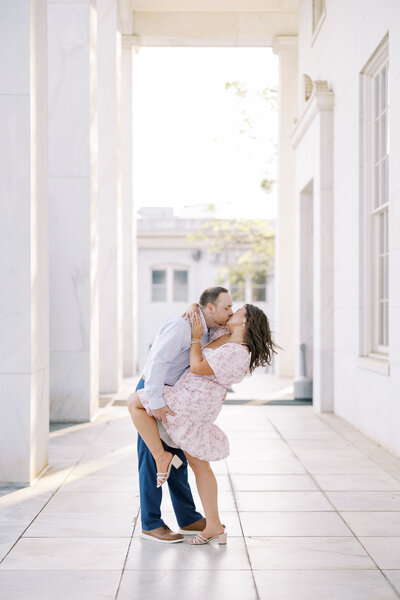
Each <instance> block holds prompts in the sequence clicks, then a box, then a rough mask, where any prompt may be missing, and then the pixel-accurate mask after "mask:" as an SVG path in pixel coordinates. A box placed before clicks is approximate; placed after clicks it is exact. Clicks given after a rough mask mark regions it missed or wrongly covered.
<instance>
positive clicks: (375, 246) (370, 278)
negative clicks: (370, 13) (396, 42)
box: [359, 36, 390, 375]
mask: <svg viewBox="0 0 400 600" xmlns="http://www.w3.org/2000/svg"><path fill="white" fill-rule="evenodd" d="M388 67H389V40H388V36H386V37H385V38H384V40H383V41H382V43H381V44H380V45H379V47H378V48H377V50H376V52H375V53H374V54H373V56H372V57H371V59H370V60H369V61H368V63H367V64H366V66H365V67H364V69H363V70H362V72H361V74H360V214H361V215H362V218H361V220H360V258H361V262H360V264H361V269H360V307H361V311H360V316H361V318H360V358H359V366H360V367H362V368H366V369H370V370H373V371H375V372H378V373H381V374H385V375H389V373H390V371H389V343H387V344H386V345H383V344H382V343H380V341H381V331H380V322H379V318H380V317H379V310H380V304H381V302H384V303H386V315H387V317H386V319H387V329H386V337H388V332H389V326H388V320H389V310H388V292H386V298H381V297H380V295H379V294H380V290H379V288H380V283H379V277H380V276H381V274H382V272H381V271H380V265H379V260H380V256H379V254H380V248H381V243H382V242H384V246H385V251H384V253H383V255H384V256H385V257H386V258H383V261H384V262H385V260H386V268H384V269H383V273H384V274H385V273H386V278H387V276H388V261H389V255H388V239H387V233H386V234H385V233H384V234H383V237H380V232H379V230H378V227H379V221H380V218H381V217H380V215H383V217H382V218H383V219H385V218H386V223H387V224H388V216H389V201H388V199H389V195H388V189H387V188H388V186H387V182H388V177H387V171H388V168H389V137H388V112H389V90H388V85H387V86H386V106H385V110H384V111H382V110H379V115H378V118H377V117H376V111H375V103H376V96H375V91H376V90H375V81H376V77H377V76H379V75H380V73H382V71H383V70H384V69H386V84H388ZM379 92H380V93H381V90H379ZM380 98H381V96H379V99H380ZM383 116H385V118H386V126H385V127H386V148H387V153H386V155H385V157H384V158H385V160H386V184H385V193H382V188H381V187H380V188H379V191H378V192H379V198H380V202H379V203H378V204H376V181H377V180H376V175H375V173H376V168H375V167H376V166H377V158H376V156H375V152H376V146H375V137H374V136H375V127H376V125H375V123H376V121H379V123H380V124H379V158H378V162H379V161H380V162H381V163H382V162H383V161H382V148H381V141H382V137H381V129H380V126H381V123H382V117H383ZM378 169H379V173H382V168H381V167H380V166H378ZM378 183H380V180H379V179H378ZM385 215H386V216H385ZM387 230H388V228H387ZM384 287H386V290H388V281H387V280H386V281H385V283H384Z"/></svg>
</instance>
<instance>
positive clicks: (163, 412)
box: [151, 406, 175, 423]
mask: <svg viewBox="0 0 400 600" xmlns="http://www.w3.org/2000/svg"><path fill="white" fill-rule="evenodd" d="M151 412H152V415H153V417H155V418H156V419H158V420H159V421H162V422H163V423H166V422H167V415H172V416H174V415H175V413H174V412H173V411H172V410H171V409H170V408H168V406H163V407H162V408H157V409H153V408H152V409H151Z"/></svg>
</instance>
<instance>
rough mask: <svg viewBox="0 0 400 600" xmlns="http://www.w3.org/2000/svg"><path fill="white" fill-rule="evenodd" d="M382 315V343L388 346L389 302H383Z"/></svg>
mask: <svg viewBox="0 0 400 600" xmlns="http://www.w3.org/2000/svg"><path fill="white" fill-rule="evenodd" d="M384 307H385V310H384V317H383V328H384V329H383V345H384V346H389V303H388V302H385V303H384Z"/></svg>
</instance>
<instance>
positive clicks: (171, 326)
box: [128, 287, 277, 545]
mask: <svg viewBox="0 0 400 600" xmlns="http://www.w3.org/2000/svg"><path fill="white" fill-rule="evenodd" d="M187 317H189V319H188V318H187ZM276 348H277V346H275V344H274V343H273V341H272V338H271V331H270V326H269V322H268V318H267V316H266V315H265V313H264V312H263V311H262V310H260V309H259V308H258V307H256V306H253V305H252V304H245V305H244V306H243V307H242V308H239V309H238V310H237V311H236V312H235V313H234V312H233V311H232V298H231V295H230V294H229V292H228V290H227V289H225V288H223V287H211V288H208V289H206V290H205V291H204V292H203V293H202V294H201V296H200V300H199V303H198V304H193V305H192V306H191V307H190V309H189V311H188V312H187V313H185V314H184V315H183V316H181V317H175V318H172V319H170V320H168V321H167V322H166V323H165V324H164V325H163V326H162V327H161V329H160V331H159V332H158V334H157V336H156V338H155V340H154V342H153V345H152V346H151V349H150V352H149V355H148V357H147V360H146V364H145V367H144V372H143V376H142V377H141V379H140V381H139V383H138V385H137V388H136V392H134V393H133V394H131V395H130V396H129V398H128V409H129V412H130V415H131V418H132V421H133V424H134V426H135V427H136V429H137V431H138V443H137V449H138V462H139V487H140V505H141V521H142V532H141V536H142V537H143V538H146V539H149V540H153V541H156V542H163V543H176V542H181V541H183V540H184V537H183V535H182V534H193V535H194V537H193V538H191V539H189V540H188V543H189V544H192V545H202V544H207V543H208V542H210V541H211V540H217V541H218V542H219V543H220V544H225V543H226V539H227V532H226V529H225V527H224V525H222V523H221V520H220V517H219V512H218V490H217V481H216V478H215V475H214V473H213V471H212V469H211V467H210V462H209V461H214V460H222V459H223V458H226V457H227V456H228V454H229V442H228V438H227V437H226V435H225V434H224V432H223V431H222V430H221V429H220V428H219V427H217V425H214V421H215V419H216V418H217V416H218V414H219V412H220V411H221V408H222V404H223V401H224V399H225V397H226V392H227V389H228V388H229V387H230V386H231V385H232V384H233V383H239V382H240V381H242V379H243V378H244V377H245V375H246V374H248V373H252V372H253V371H254V369H255V368H256V367H258V366H263V365H266V364H271V359H272V356H273V354H275V353H276ZM188 464H189V466H190V467H191V469H192V470H193V472H194V475H195V479H196V485H197V489H198V492H199V496H200V499H201V502H202V505H203V509H204V514H205V518H204V517H203V516H202V515H201V514H200V513H199V512H197V511H196V507H195V504H194V500H193V496H192V492H191V489H190V486H189V482H188ZM172 467H174V468H172ZM166 482H168V487H169V492H170V495H171V500H172V505H173V508H174V512H175V515H176V519H177V522H178V524H179V527H180V532H179V533H174V532H172V531H171V529H170V528H169V527H168V526H167V525H166V524H165V523H164V521H163V520H162V518H161V500H162V489H161V486H162V485H163V484H164V483H166Z"/></svg>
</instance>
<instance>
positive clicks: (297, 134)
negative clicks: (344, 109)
mask: <svg viewBox="0 0 400 600" xmlns="http://www.w3.org/2000/svg"><path fill="white" fill-rule="evenodd" d="M333 108H334V94H333V92H332V91H331V90H329V88H328V84H327V82H326V81H314V89H313V92H312V94H311V96H310V98H309V100H308V102H307V104H306V106H305V109H304V111H303V114H302V115H301V116H300V117H299V119H298V120H297V123H296V125H295V128H294V130H293V132H292V134H291V136H290V141H291V142H292V145H293V147H294V148H296V146H297V145H298V144H299V142H300V141H301V139H302V138H303V136H304V134H305V133H306V131H307V129H308V128H309V126H310V124H311V123H312V121H313V120H314V118H315V116H316V115H317V114H318V113H320V112H322V111H333Z"/></svg>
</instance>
